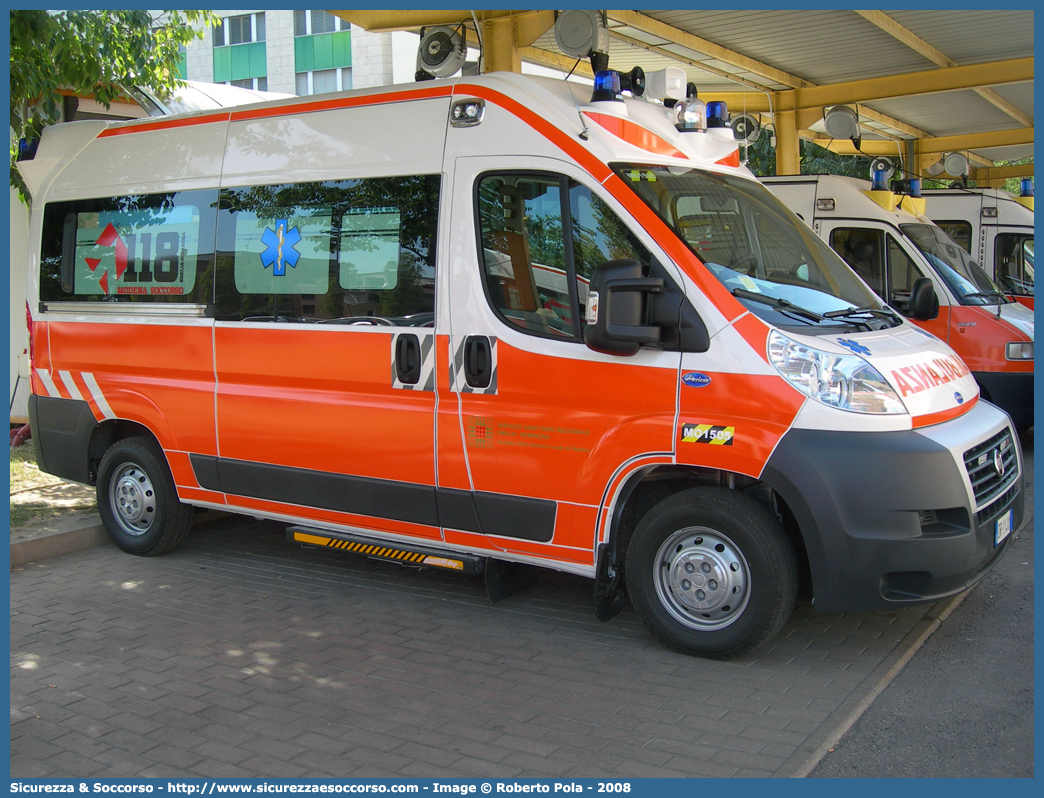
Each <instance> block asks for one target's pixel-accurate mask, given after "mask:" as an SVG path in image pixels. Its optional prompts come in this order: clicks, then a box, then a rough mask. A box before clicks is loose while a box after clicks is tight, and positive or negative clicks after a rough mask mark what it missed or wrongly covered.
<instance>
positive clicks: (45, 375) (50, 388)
mask: <svg viewBox="0 0 1044 798" xmlns="http://www.w3.org/2000/svg"><path fill="white" fill-rule="evenodd" d="M36 376H37V377H39V378H40V382H42V383H43V386H44V388H45V389H46V391H47V395H48V396H50V397H53V398H56V399H57V398H59V397H61V393H59V392H58V386H57V385H55V384H54V380H52V379H51V372H49V371H44V370H43V369H37V370H36Z"/></svg>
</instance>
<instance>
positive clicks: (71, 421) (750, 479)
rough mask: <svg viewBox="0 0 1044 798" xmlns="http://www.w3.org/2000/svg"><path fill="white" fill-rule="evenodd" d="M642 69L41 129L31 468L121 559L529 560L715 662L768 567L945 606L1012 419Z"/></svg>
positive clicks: (811, 582)
mask: <svg viewBox="0 0 1044 798" xmlns="http://www.w3.org/2000/svg"><path fill="white" fill-rule="evenodd" d="M656 77H657V76H650V80H649V85H650V87H652V86H661V87H664V88H663V89H662V93H661V94H660V97H661V98H663V99H666V101H667V104H665V103H664V102H661V101H658V100H657V99H655V98H654V99H644V98H636V97H633V96H625V95H622V94H621V93H620V92H619V90H618V84H617V83H616V76H615V73H611V72H606V73H600V75H599V83H598V84H597V86H596V96H597V99H596V98H593V97H592V96H591V93H590V89H589V88H584V87H583V86H580V85H574V84H571V83H567V82H565V81H556V80H549V79H538V78H531V77H526V76H521V75H514V74H491V75H485V76H481V77H473V78H461V79H456V80H446V81H434V82H426V83H419V84H411V85H408V86H399V87H391V88H382V89H379V90H362V91H355V92H349V93H345V94H337V95H329V96H324V97H321V98H301V99H292V100H285V101H279V102H272V103H266V104H261V105H256V106H244V107H241V108H235V109H226V110H223V111H220V112H205V113H199V114H194V115H188V116H182V117H169V118H165V119H159V120H152V121H143V122H131V123H117V124H107V123H102V122H83V123H80V122H76V123H72V124H68V125H59V126H56V127H53V128H49V129H48V130H47V131H46V132H45V133H44V136H43V139H42V141H41V144H40V147H39V151H38V154H37V156H36V158H35V160H33V161H29V162H25V163H23V164H21V166H22V170H23V174H24V175H25V178H26V181H27V183H28V184H29V186H30V188H31V190H32V194H33V216H32V221H31V240H32V241H33V242H35V244H34V248H33V252H32V253H31V256H30V260H29V271H30V288H29V297H28V316H29V324H30V328H31V349H32V353H31V367H32V370H31V377H32V388H33V396H32V400H31V418H32V425H33V437H34V438H35V439H36V441H37V446H38V456H39V460H40V464H41V466H42V467H43V469H44V470H46V471H48V472H50V473H53V474H57V475H59V476H61V477H64V478H66V479H71V480H75V481H79V482H83V483H88V484H94V485H97V489H98V496H99V509H100V512H101V515H102V517H103V520H104V522H105V525H106V528H107V529H108V531H109V534H110V536H111V537H112V539H113V540H114V541H115V542H116V544H117V545H118V546H120V547H121V548H123V549H125V550H126V551H129V552H131V553H135V554H142V555H154V554H159V553H162V552H166V551H168V550H170V549H172V548H174V547H175V546H176V545H177V544H179V543H180V542H181V541H182V540H183V538H184V537H185V535H186V532H187V530H188V528H189V526H190V523H191V518H192V512H193V511H192V508H193V507H196V508H217V509H220V510H227V511H232V512H235V513H244V514H248V515H252V516H260V517H264V518H270V519H277V520H279V521H282V522H284V523H286V524H287V526H288V527H289V529H288V536H289V537H290V539H291V540H293V541H297V542H300V543H304V544H309V545H313V546H324V547H331V548H335V549H340V550H350V551H358V552H362V553H365V554H367V555H369V556H374V557H379V558H384V559H388V560H392V561H397V562H400V563H403V564H404V565H418V566H431V567H442V568H449V569H454V570H459V571H465V572H470V573H479V572H484V573H485V574H486V578H487V583H489V584H491V585H493V587H494V588H495V586H496V585H497V584H498V582H497V579H498V577H502V576H503V575H504V573H505V571H506V570H507V569H508V565H510V564H523V565H525V564H528V565H537V566H543V567H546V568H552V569H557V570H559V571H563V572H568V573H571V574H579V575H583V576H586V577H590V578H591V579H592V580H593V582H594V585H595V588H596V589H595V591H594V595H595V608H596V613H597V615H598V617H600V618H602V619H608V618H609V617H611V616H612V615H613V614H615V612H617V611H618V610H619V609H620V607H621V605H622V603H623V601H624V597H625V590H626V594H628V595H629V597H630V600H631V602H632V603H633V605H634V606H635V608H636V609H637V611H638V613H639V614H640V615H641V617H642V618H643V619H644V620H645V621H646V622H647V624H648V625H649V626H650V627H651V629H652V630H653V632H655V634H656V635H658V636H659V637H660V638H661V639H662V640H663V641H665V642H666V643H667V644H668V645H669V646H672V647H674V648H676V649H678V650H681V651H685V652H690V653H695V654H701V655H706V656H713V657H730V656H735V655H738V654H741V653H743V652H745V651H749V650H751V649H752V648H754V647H755V646H757V645H759V644H761V643H764V642H765V641H767V640H768V639H770V638H771V637H772V636H773V635H774V634H775V633H776V632H777V631H778V630H779V629H780V628H781V627H782V625H783V623H784V622H785V621H786V619H787V617H788V616H789V614H790V612H791V609H792V607H793V605H794V602H795V597H796V594H797V592H798V586H799V581H800V582H807V584H808V586H809V590H810V593H811V596H812V598H813V601H814V603H815V606H816V607H817V608H818V609H821V610H823V611H828V612H840V611H858V610H876V609H882V608H889V607H902V606H904V605H907V604H911V603H916V602H924V601H933V600H935V599H938V598H940V597H943V596H948V595H951V594H955V593H958V592H960V591H962V590H964V589H966V588H967V587H968V586H969V585H971V584H972V583H974V582H975V581H976V580H977V579H978V578H979V577H981V576H982V575H983V574H984V573H985V572H986V571H987V570H988V569H989V568H990V567H991V566H992V565H993V563H995V562H996V560H997V558H998V557H999V555H1000V554H1001V553H1002V552H1003V551H1004V550H1005V548H1006V547H1007V546H1008V545H1009V543H1010V541H1011V539H1012V532H1013V531H1014V530H1015V529H1016V528H1017V527H1018V526H1019V524H1020V523H1021V521H1022V518H1023V504H1024V495H1023V494H1024V490H1023V463H1022V458H1021V453H1020V449H1019V444H1018V440H1017V438H1016V437H1015V434H1014V431H1013V429H1012V425H1011V422H1010V420H1009V418H1008V417H1007V415H1006V414H1005V413H1003V412H1002V411H1000V410H998V409H997V408H995V407H994V406H992V405H990V404H988V403H986V402H981V401H979V394H978V388H977V387H976V384H975V381H974V379H973V378H972V376H971V374H970V372H969V370H968V368H967V367H966V366H965V364H964V363H963V362H962V361H961V359H960V358H959V357H957V356H956V355H955V354H954V352H953V350H952V349H950V348H949V347H947V346H946V345H945V344H944V343H942V342H941V341H939V340H938V339H937V338H935V337H933V336H928V335H925V334H924V333H923V332H922V331H921V330H920V329H918V328H917V327H915V326H913V325H911V324H910V323H908V322H907V321H906V320H905V319H904V318H903V317H902V316H901V315H899V314H897V313H895V312H893V311H892V310H890V309H889V308H888V307H886V306H884V305H883V304H882V303H881V301H880V300H879V299H878V298H877V297H876V296H874V294H873V293H872V292H871V291H870V290H869V289H868V288H867V287H866V286H865V285H864V283H863V282H862V281H860V280H859V279H858V278H857V277H856V276H855V274H854V273H853V272H852V271H851V270H850V269H849V268H848V266H847V265H846V264H845V263H844V262H843V261H842V260H841V259H840V258H839V257H837V256H836V255H835V254H834V253H833V252H832V251H831V250H830V249H829V248H828V247H827V246H826V245H825V244H824V243H823V242H822V241H821V240H820V239H818V238H817V237H815V236H814V235H813V234H812V233H811V231H810V230H809V229H808V228H807V227H806V226H805V225H803V224H802V223H801V222H800V221H799V220H798V219H797V217H796V216H794V214H793V213H792V212H791V211H789V210H788V209H787V208H786V207H785V206H784V205H783V204H782V203H781V202H780V201H779V200H777V199H776V198H775V197H773V195H772V194H771V193H770V192H769V191H768V190H767V189H765V188H764V187H763V186H762V185H760V184H759V183H758V182H757V181H756V180H755V179H754V178H753V176H752V175H751V174H750V172H749V171H748V170H747V169H746V168H744V167H742V166H741V165H740V161H739V157H738V151H737V145H736V141H735V139H734V138H733V136H732V132H731V131H730V130H729V129H728V128H727V127H725V126H724V125H723V124H722V122H723V115H722V110H723V109H721V108H720V107H714V108H712V109H711V110H712V111H713V112H714V113H715V114H717V115H716V116H715V115H712V116H710V117H709V118H708V116H707V113H706V112H707V109H706V108H705V107H704V106H703V103H702V102H701V101H700V100H698V99H696V98H694V97H684V90H682V91H681V92H679V91H677V89H673V88H671V85H672V84H673V83H675V82H676V81H675V77H674V76H671V75H668V76H664V77H660V78H657V79H654V78H656ZM667 78H670V80H668V79H667ZM683 82H684V81H682V83H683ZM675 103H676V104H675ZM671 104H675V105H674V107H668V106H669V105H671ZM915 293H916V295H917V296H916V297H915V299H914V301H915V302H920V303H925V302H928V303H930V302H931V300H932V297H931V286H930V284H927V283H924V284H920V285H918V286H917V287H916V291H915ZM802 577H804V578H802ZM491 592H495V590H494V589H493V588H491Z"/></svg>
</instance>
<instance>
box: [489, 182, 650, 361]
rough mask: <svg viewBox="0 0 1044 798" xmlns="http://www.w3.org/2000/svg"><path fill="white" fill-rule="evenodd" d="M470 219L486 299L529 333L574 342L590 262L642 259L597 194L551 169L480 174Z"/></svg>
mask: <svg viewBox="0 0 1044 798" xmlns="http://www.w3.org/2000/svg"><path fill="white" fill-rule="evenodd" d="M565 203H568V205H566V204H565ZM564 209H566V210H568V213H563V210H564ZM478 219H479V231H480V243H481V251H482V264H481V265H482V268H483V271H484V275H485V282H486V290H487V295H488V297H489V301H490V304H491V305H492V306H493V308H494V309H495V310H496V311H497V312H498V314H499V315H500V316H501V318H502V319H504V321H505V322H507V323H508V324H511V325H512V326H515V327H517V328H519V329H521V330H524V331H526V332H528V333H531V334H534V335H541V336H545V337H549V338H560V339H569V340H576V341H579V340H581V332H582V326H583V318H584V310H585V309H586V306H587V294H588V285H589V281H590V278H591V275H592V274H593V273H594V270H595V268H596V267H597V266H598V265H599V264H601V263H604V262H605V261H607V260H614V259H618V258H635V259H637V260H639V261H640V262H641V263H642V264H643V265H645V266H648V264H649V261H650V256H649V252H648V251H647V250H646V249H645V248H644V247H643V246H642V245H641V244H640V243H639V242H638V241H637V240H636V239H634V237H633V236H632V234H631V233H630V231H629V230H628V229H627V227H626V226H625V225H624V224H623V222H622V221H621V220H620V219H619V217H617V216H616V215H615V214H614V213H613V212H612V211H611V210H610V209H609V207H608V206H607V205H606V204H605V203H604V202H602V200H600V199H599V198H598V197H596V196H595V195H593V194H592V193H591V191H590V190H589V189H588V188H586V187H585V186H582V185H580V184H579V183H576V182H575V181H572V180H569V179H567V178H565V177H562V176H559V175H548V174H494V175H487V176H486V177H484V178H482V179H481V180H480V181H479V185H478Z"/></svg>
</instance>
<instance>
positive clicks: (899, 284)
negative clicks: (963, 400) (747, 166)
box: [762, 175, 1034, 430]
mask: <svg viewBox="0 0 1044 798" xmlns="http://www.w3.org/2000/svg"><path fill="white" fill-rule="evenodd" d="M762 182H763V183H765V185H767V186H768V187H769V188H770V189H771V190H772V191H773V193H775V194H776V195H777V196H778V197H779V198H780V199H782V200H783V201H784V202H786V203H787V205H789V206H790V207H791V208H792V209H793V210H794V211H796V212H797V213H798V215H799V216H801V217H802V218H803V219H804V220H805V221H806V222H807V223H808V224H809V225H810V226H812V228H813V229H814V230H815V231H816V233H818V234H819V235H820V236H821V237H822V238H823V239H824V240H825V241H827V242H828V243H829V244H830V246H831V247H832V248H833V249H834V250H835V251H836V252H837V253H838V254H840V255H841V257H843V258H844V259H845V261H846V262H847V263H848V264H849V265H850V266H851V267H852V268H853V269H854V270H855V272H856V273H857V274H858V275H859V276H860V277H862V278H863V280H865V281H866V283H867V284H868V285H869V286H870V287H871V288H872V289H873V290H874V292H875V293H876V294H877V295H878V296H880V297H882V298H884V299H885V301H886V302H887V303H888V304H889V305H890V306H891V307H893V308H895V309H896V310H898V311H899V312H900V313H902V314H903V315H904V316H907V317H908V318H910V319H912V320H913V321H914V323H916V324H917V325H918V326H920V327H921V328H922V329H925V330H927V331H928V332H930V333H932V334H933V335H936V336H938V337H939V338H941V339H942V340H944V341H946V342H947V343H948V344H949V345H950V346H952V347H953V348H954V350H955V351H956V352H957V354H958V355H960V356H961V359H962V360H964V362H965V363H967V364H968V367H969V368H970V369H971V370H972V373H973V374H974V375H975V380H976V382H978V383H979V387H980V390H981V392H982V395H983V398H985V399H988V400H989V401H991V402H993V403H994V404H997V405H999V406H1000V407H1002V408H1003V409H1004V410H1006V411H1007V412H1008V413H1009V414H1010V415H1011V417H1012V420H1013V421H1014V422H1015V426H1016V429H1018V430H1026V429H1028V428H1029V427H1031V426H1032V425H1033V327H1034V324H1033V313H1032V311H1030V310H1029V309H1027V308H1026V307H1024V306H1023V305H1021V304H1019V303H1017V302H1015V301H1014V300H1012V299H1011V298H1010V297H1008V296H1007V293H1006V292H1005V291H1003V290H1002V289H1001V288H1000V287H999V286H998V285H997V284H996V283H994V282H993V280H992V279H991V278H990V277H989V275H987V274H986V272H985V271H984V270H983V269H981V268H980V267H979V265H978V263H976V262H975V261H974V260H973V259H972V256H971V255H969V254H968V252H967V251H966V250H965V249H963V248H961V247H959V246H957V245H956V244H955V243H954V242H953V240H952V239H951V238H950V237H949V236H947V235H946V233H945V232H944V231H943V230H942V229H941V228H939V227H938V226H937V225H935V224H933V223H932V222H931V221H929V220H928V219H927V218H926V217H925V200H924V199H923V198H918V197H911V196H907V195H901V194H895V193H893V192H892V191H887V190H885V191H872V190H871V184H870V183H869V182H867V181H865V180H859V179H857V178H852V177H840V176H837V175H808V176H805V175H802V176H796V177H784V176H780V177H766V178H763V179H762ZM1030 236H1032V229H1031V230H1030ZM1030 247H1031V250H1032V238H1031V239H1030ZM921 278H928V279H930V280H931V281H932V284H933V286H934V288H935V292H936V296H937V297H938V303H939V307H938V313H937V314H934V315H930V316H925V315H924V314H919V313H918V312H917V310H916V308H914V307H913V306H912V305H911V289H912V287H913V285H914V283H915V282H916V281H917V280H918V279H921Z"/></svg>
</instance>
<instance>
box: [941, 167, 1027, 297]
mask: <svg viewBox="0 0 1044 798" xmlns="http://www.w3.org/2000/svg"><path fill="white" fill-rule="evenodd" d="M1028 183H1030V181H1028V180H1024V181H1023V187H1022V194H1020V196H1017V197H1016V196H1015V195H1014V194H1011V193H1010V192H1007V191H1002V190H1001V189H997V188H948V189H925V190H923V191H922V192H921V195H922V196H923V197H924V199H925V201H926V202H927V210H926V212H925V215H926V216H927V217H928V218H929V219H931V220H932V221H933V222H935V223H936V224H937V225H939V227H941V228H942V229H943V230H945V231H946V234H947V235H949V236H950V238H952V239H953V240H954V241H956V242H957V243H958V244H960V245H961V246H962V247H964V249H965V250H967V251H968V252H969V253H971V256H972V258H974V259H975V260H976V261H977V262H978V263H979V264H980V265H981V266H982V267H983V269H985V270H986V272H987V273H988V274H990V276H992V277H993V279H994V282H996V283H997V285H998V286H1000V287H1001V288H1002V289H1003V290H1004V291H1007V292H1008V294H1010V295H1011V296H1012V297H1013V298H1014V299H1016V300H1018V301H1019V302H1021V303H1022V304H1023V305H1025V306H1026V307H1028V308H1029V309H1030V310H1033V195H1032V185H1026V184H1028Z"/></svg>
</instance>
